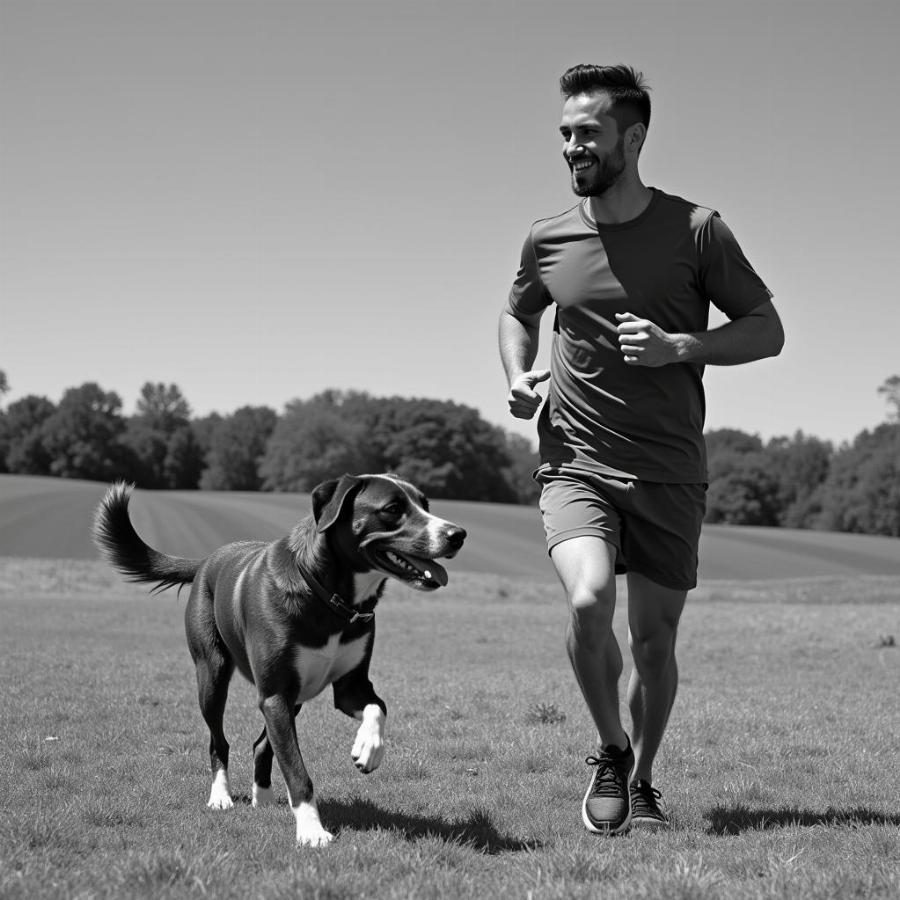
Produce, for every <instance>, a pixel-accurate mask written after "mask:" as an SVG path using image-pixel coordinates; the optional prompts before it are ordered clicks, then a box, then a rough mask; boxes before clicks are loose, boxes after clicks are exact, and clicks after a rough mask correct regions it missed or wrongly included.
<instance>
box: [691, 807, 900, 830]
mask: <svg viewBox="0 0 900 900" xmlns="http://www.w3.org/2000/svg"><path fill="white" fill-rule="evenodd" d="M705 817H706V818H707V819H708V820H709V827H708V828H707V834H741V833H742V832H744V831H760V830H767V829H773V828H784V827H787V826H796V827H801V828H812V827H814V826H816V825H825V826H827V827H835V826H838V827H840V826H845V827H846V826H851V827H852V826H854V825H856V826H859V825H893V826H898V825H900V815H897V814H896V813H893V814H886V813H879V812H874V811H873V810H871V809H865V808H863V807H857V808H855V809H834V807H829V808H828V809H826V810H825V811H824V812H812V811H810V810H804V809H797V808H796V807H785V808H783V809H750V808H749V807H746V806H733V807H725V806H716V807H714V808H713V809H711V810H709V811H708V812H707V813H706V815H705Z"/></svg>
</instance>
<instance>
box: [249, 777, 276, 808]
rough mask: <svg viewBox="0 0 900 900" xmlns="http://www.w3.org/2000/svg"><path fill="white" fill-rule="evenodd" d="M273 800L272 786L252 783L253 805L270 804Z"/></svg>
mask: <svg viewBox="0 0 900 900" xmlns="http://www.w3.org/2000/svg"><path fill="white" fill-rule="evenodd" d="M274 802H275V791H273V790H272V788H270V787H267V788H264V787H260V786H259V785H258V784H256V783H255V782H254V784H253V806H271V805H272V804H273V803H274Z"/></svg>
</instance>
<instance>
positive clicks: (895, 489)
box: [815, 422, 900, 537]
mask: <svg viewBox="0 0 900 900" xmlns="http://www.w3.org/2000/svg"><path fill="white" fill-rule="evenodd" d="M815 524H816V527H819V528H824V529H827V530H829V531H850V532H857V533H860V534H883V535H888V536H890V537H900V422H896V423H894V422H889V423H886V424H883V425H879V426H878V427H877V428H875V429H874V430H873V431H863V432H862V433H861V434H859V435H857V437H856V439H855V440H854V441H853V443H852V444H850V445H847V446H844V447H842V448H841V449H840V450H839V451H838V452H837V453H836V454H835V457H834V459H833V460H832V464H831V469H830V471H829V474H828V478H827V479H826V481H825V483H824V485H823V489H822V511H821V513H820V515H819V517H818V519H817V521H816V523H815Z"/></svg>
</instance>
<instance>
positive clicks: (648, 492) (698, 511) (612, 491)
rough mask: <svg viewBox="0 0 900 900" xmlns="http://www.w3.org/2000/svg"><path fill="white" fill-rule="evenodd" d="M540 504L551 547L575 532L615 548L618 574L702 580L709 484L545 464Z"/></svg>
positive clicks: (689, 584)
mask: <svg viewBox="0 0 900 900" xmlns="http://www.w3.org/2000/svg"><path fill="white" fill-rule="evenodd" d="M534 478H535V481H537V482H538V484H540V485H541V488H542V490H541V500H540V508H541V515H542V516H543V519H544V531H545V532H546V535H547V550H548V551H549V550H552V549H553V548H554V547H555V546H556V545H557V544H559V543H561V542H562V541H565V540H568V539H569V538H573V537H581V536H585V535H586V536H590V537H599V538H602V539H603V540H605V541H607V542H608V543H610V544H612V545H613V546H614V547H615V548H616V551H617V552H616V574H621V573H623V572H637V573H638V574H640V575H645V576H646V577H647V578H649V579H651V580H652V581H655V582H656V583H657V584H661V585H663V586H664V587H668V588H673V589H674V590H684V591H687V590H690V589H691V588H693V587H696V585H697V546H698V544H699V542H700V526H701V524H702V523H703V516H704V513H705V512H706V485H705V484H663V483H659V482H653V481H636V480H631V479H624V478H615V477H613V476H610V475H602V474H599V473H597V472H590V471H587V470H584V469H575V468H570V467H568V466H542V467H541V468H539V469H538V470H537V471H536V472H535V473H534Z"/></svg>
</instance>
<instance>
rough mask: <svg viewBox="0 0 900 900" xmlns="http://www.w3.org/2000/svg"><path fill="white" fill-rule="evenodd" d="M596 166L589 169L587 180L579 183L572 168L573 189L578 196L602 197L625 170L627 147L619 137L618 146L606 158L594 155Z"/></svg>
mask: <svg viewBox="0 0 900 900" xmlns="http://www.w3.org/2000/svg"><path fill="white" fill-rule="evenodd" d="M593 159H594V166H593V167H592V168H591V169H590V170H589V176H588V180H587V181H583V182H582V183H581V184H579V183H578V180H577V175H576V172H575V171H574V169H573V170H572V191H573V192H574V193H575V194H576V195H577V196H578V197H602V196H603V195H604V194H605V193H606V192H607V191H608V190H609V189H610V188H611V187H612V186H613V185H614V184H615V183H616V182H617V181H618V180H619V177H620V176H621V174H622V173H623V172H624V171H625V147H624V142H623V141H622V140H621V138H620V139H619V141H618V142H617V143H616V146H615V147H614V148H613V149H612V150H611V151H610V152H609V154H608V155H607V156H606V157H605V158H604V159H598V158H597V157H596V156H594V157H593Z"/></svg>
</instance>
